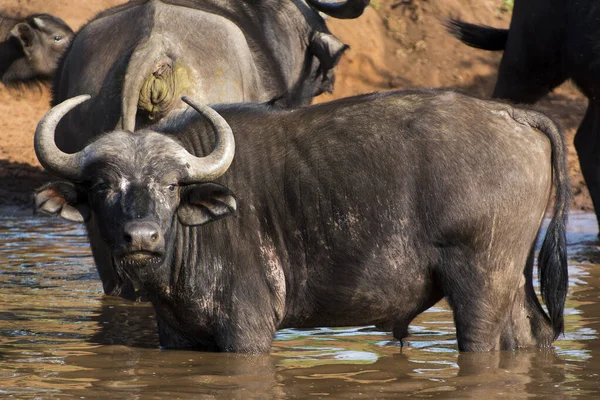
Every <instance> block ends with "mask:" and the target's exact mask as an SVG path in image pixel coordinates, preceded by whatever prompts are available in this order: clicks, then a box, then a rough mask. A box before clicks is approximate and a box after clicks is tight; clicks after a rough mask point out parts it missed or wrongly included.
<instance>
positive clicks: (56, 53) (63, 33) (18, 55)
mask: <svg viewBox="0 0 600 400" xmlns="http://www.w3.org/2000/svg"><path fill="white" fill-rule="evenodd" d="M73 35H74V34H73V30H71V28H69V26H68V25H67V24H66V23H65V22H64V21H63V20H62V19H60V18H57V17H55V16H52V15H49V14H33V15H30V16H28V17H26V18H21V19H20V18H14V17H10V16H8V15H5V14H2V13H0V79H1V80H2V83H4V84H5V85H15V84H28V83H31V82H37V81H49V80H51V79H52V78H53V77H54V73H55V71H56V68H57V66H58V62H59V59H60V57H61V55H62V53H63V52H64V51H65V49H66V48H67V46H68V44H69V42H70V41H71V39H72V37H73Z"/></svg>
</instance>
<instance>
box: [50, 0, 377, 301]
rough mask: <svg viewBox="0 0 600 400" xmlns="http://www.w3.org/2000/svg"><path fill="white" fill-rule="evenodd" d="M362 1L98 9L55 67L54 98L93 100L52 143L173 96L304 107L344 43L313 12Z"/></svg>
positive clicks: (108, 289) (323, 87) (167, 0)
mask: <svg viewBox="0 0 600 400" xmlns="http://www.w3.org/2000/svg"><path fill="white" fill-rule="evenodd" d="M368 4H369V0H348V1H346V2H343V3H334V4H328V3H324V4H321V3H320V2H318V1H316V0H307V1H306V2H305V1H304V0H205V1H197V0H195V1H193V0H152V1H147V0H145V1H140V0H138V1H130V2H129V3H126V4H123V5H120V6H117V7H114V8H112V9H109V10H107V11H105V12H102V13H100V14H99V15H98V16H97V17H96V18H94V19H93V20H92V21H91V22H89V23H88V24H87V25H86V26H84V27H83V28H82V29H81V30H80V31H79V32H78V33H77V36H76V37H75V39H74V40H73V43H72V46H71V47H70V49H69V50H68V51H67V53H66V54H65V57H64V59H63V61H62V63H61V64H60V67H59V71H58V73H57V76H56V80H55V84H54V100H53V104H57V103H59V102H61V101H63V100H65V99H67V98H70V97H72V96H75V95H79V94H82V93H90V94H92V95H94V98H93V100H92V101H90V102H89V104H85V105H84V106H82V107H80V108H79V109H77V110H74V112H72V113H69V115H67V116H66V117H65V121H64V122H63V123H62V124H61V125H60V126H59V127H58V129H57V133H56V142H57V144H58V146H59V147H60V148H61V149H62V150H64V151H67V152H75V151H78V150H81V149H82V148H83V147H84V146H85V145H86V144H87V143H89V141H90V140H91V139H92V138H94V137H95V136H96V135H98V134H101V133H103V132H107V131H111V130H113V129H115V128H122V129H124V130H130V131H133V130H134V129H135V128H136V127H138V128H139V127H144V126H148V125H152V124H160V123H165V122H166V121H168V120H169V119H171V118H177V115H178V114H179V113H181V112H182V110H184V109H185V107H186V106H185V104H184V103H183V102H181V101H180V95H181V94H187V95H190V96H193V97H194V98H197V99H199V100H201V101H203V102H207V103H222V102H240V101H268V100H273V102H274V103H276V104H278V105H280V106H295V105H300V104H305V103H308V102H310V101H311V99H312V98H313V97H314V96H316V95H318V94H320V93H321V92H323V91H331V89H332V87H333V68H334V67H335V65H336V64H337V63H338V61H339V59H340V57H341V56H342V54H343V53H344V51H345V50H346V49H347V47H348V46H346V45H344V44H343V43H341V42H340V41H339V40H338V39H337V38H335V37H334V36H333V35H332V34H331V33H329V31H328V30H327V27H326V25H325V22H324V20H323V18H321V16H320V15H319V13H318V12H317V11H321V12H324V13H328V14H330V15H331V16H333V17H336V18H356V17H358V16H359V15H360V14H361V13H362V12H363V10H364V8H365V7H366V6H367V5H368ZM309 5H310V7H309ZM132 21H135V23H134V24H132ZM93 223H94V222H92V224H93ZM88 232H89V235H90V237H91V238H92V240H91V242H92V253H93V254H94V259H95V261H96V266H97V268H98V272H99V274H100V278H101V279H102V283H103V285H104V291H105V293H106V294H111V295H120V296H122V297H126V298H134V297H135V293H134V290H133V285H132V284H131V282H130V281H129V280H128V279H127V278H126V277H124V276H120V275H119V274H118V273H117V271H116V269H115V267H114V266H113V265H112V261H111V260H110V259H107V258H106V254H108V251H107V249H104V248H103V247H101V246H100V243H102V242H101V241H99V240H94V239H93V237H95V236H97V235H99V233H98V232H97V230H96V229H94V227H93V226H90V225H88Z"/></svg>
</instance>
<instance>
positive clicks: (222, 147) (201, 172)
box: [181, 96, 235, 182]
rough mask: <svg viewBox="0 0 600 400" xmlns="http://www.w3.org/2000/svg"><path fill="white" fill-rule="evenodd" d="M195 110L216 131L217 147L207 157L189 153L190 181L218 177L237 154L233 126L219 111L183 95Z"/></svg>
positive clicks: (203, 180)
mask: <svg viewBox="0 0 600 400" xmlns="http://www.w3.org/2000/svg"><path fill="white" fill-rule="evenodd" d="M181 100H183V101H184V102H186V103H187V104H188V105H189V106H190V107H192V108H193V109H194V110H196V111H198V112H199V113H200V114H201V115H202V116H203V117H204V118H206V119H207V120H208V121H209V122H210V124H211V125H212V127H213V128H214V131H215V149H214V150H213V151H212V152H211V153H210V154H209V155H207V156H206V157H196V156H193V155H192V154H189V153H188V157H187V159H186V162H187V164H189V167H188V168H189V176H188V179H189V180H190V182H205V181H210V180H214V179H217V178H218V177H220V176H221V175H223V174H224V173H225V172H226V171H227V169H228V168H229V166H230V165H231V162H232V161H233V156H234V154H235V139H234V137H233V132H232V131H231V127H230V126H229V124H228V123H227V121H225V118H223V117H222V116H221V115H219V113H218V112H216V111H215V110H213V109H212V108H210V107H208V106H205V105H203V104H199V103H196V102H195V101H194V100H192V99H190V98H188V97H185V96H184V97H182V98H181Z"/></svg>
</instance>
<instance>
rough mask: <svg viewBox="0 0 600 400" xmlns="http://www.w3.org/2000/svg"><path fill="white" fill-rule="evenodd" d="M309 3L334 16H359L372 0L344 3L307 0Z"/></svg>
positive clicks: (354, 0)
mask: <svg viewBox="0 0 600 400" xmlns="http://www.w3.org/2000/svg"><path fill="white" fill-rule="evenodd" d="M306 2H307V3H308V5H310V6H311V7H312V8H314V9H315V10H317V11H320V12H322V13H324V14H327V15H329V16H330V17H333V18H340V19H353V18H358V17H360V16H361V15H362V13H363V12H364V11H365V8H367V6H368V5H369V2H370V0H346V1H344V2H343V3H321V2H320V1H318V0H306Z"/></svg>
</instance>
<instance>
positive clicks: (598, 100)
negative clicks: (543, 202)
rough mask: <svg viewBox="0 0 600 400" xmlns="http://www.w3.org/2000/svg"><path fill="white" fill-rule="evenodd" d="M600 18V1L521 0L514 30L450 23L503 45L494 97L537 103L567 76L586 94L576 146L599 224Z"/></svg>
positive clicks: (467, 37) (480, 43) (488, 46)
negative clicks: (585, 109)
mask: <svg viewBox="0 0 600 400" xmlns="http://www.w3.org/2000/svg"><path fill="white" fill-rule="evenodd" d="M599 20H600V8H599V7H598V2H597V1H592V0H582V1H574V2H569V1H547V0H516V1H515V6H514V10H513V15H512V20H511V23H510V29H496V28H491V27H487V26H481V25H474V24H469V23H465V22H461V21H458V20H451V21H450V26H449V27H450V32H451V33H452V34H453V35H454V36H456V37H457V38H458V39H460V40H461V41H463V42H464V43H466V44H467V45H469V46H472V47H476V48H480V49H484V50H504V55H503V57H502V61H501V63H500V69H499V71H498V81H497V83H496V87H495V89H494V93H493V95H492V97H496V98H501V99H507V100H510V101H513V102H517V103H534V102H536V101H538V100H539V99H541V98H542V97H543V96H545V95H546V94H547V93H548V92H550V91H551V90H552V89H554V88H555V87H556V86H558V85H560V84H561V83H563V82H564V81H565V80H567V79H573V81H574V82H575V83H576V84H577V86H578V87H579V88H580V89H581V91H582V92H583V94H585V96H586V97H587V98H588V108H587V112H586V114H585V117H584V119H583V121H582V122H581V125H580V126H579V129H578V130H577V135H576V136H575V148H576V150H577V155H578V157H579V162H580V164H581V172H582V173H583V177H584V178H585V182H586V184H587V186H588V189H589V191H590V195H591V197H592V201H593V203H594V208H595V209H596V217H597V218H598V220H599V223H600V140H599V139H600V96H598V93H599V92H600V78H599V77H600V63H599V62H598V60H599V57H600V47H599V46H598V41H599V40H600V30H599V27H600V25H599V24H598V21H599Z"/></svg>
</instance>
